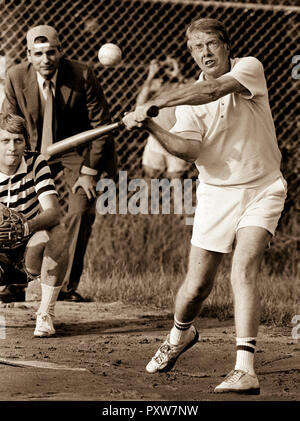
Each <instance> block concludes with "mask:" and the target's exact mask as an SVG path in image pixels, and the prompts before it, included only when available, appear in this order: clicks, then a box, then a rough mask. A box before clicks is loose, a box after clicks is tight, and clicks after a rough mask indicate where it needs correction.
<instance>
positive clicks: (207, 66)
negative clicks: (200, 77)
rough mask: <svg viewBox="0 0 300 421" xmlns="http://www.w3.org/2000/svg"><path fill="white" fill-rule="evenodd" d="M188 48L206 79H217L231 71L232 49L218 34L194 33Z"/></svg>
mask: <svg viewBox="0 0 300 421" xmlns="http://www.w3.org/2000/svg"><path fill="white" fill-rule="evenodd" d="M188 47H189V49H190V51H191V54H192V56H193V58H194V60H195V62H196V63H197V64H198V66H199V67H200V69H201V70H202V71H203V73H204V76H205V78H206V79H216V78H218V77H220V76H222V75H223V74H224V73H227V72H228V71H229V69H230V64H229V53H230V49H229V46H228V45H227V44H225V43H224V42H223V41H221V39H220V38H219V36H218V34H214V33H205V32H192V33H191V34H190V37H189V40H188Z"/></svg>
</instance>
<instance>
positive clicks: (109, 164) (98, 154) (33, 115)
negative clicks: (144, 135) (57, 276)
mask: <svg viewBox="0 0 300 421" xmlns="http://www.w3.org/2000/svg"><path fill="white" fill-rule="evenodd" d="M5 95H6V98H5V100H4V102H3V111H4V112H11V113H14V114H17V115H20V116H21V117H23V118H24V119H25V120H26V124H27V127H28V132H29V147H30V149H31V150H32V151H38V152H40V151H41V152H42V154H43V155H44V156H45V158H46V159H48V158H49V157H48V156H47V148H48V146H49V145H50V146H51V144H55V142H59V141H61V140H63V139H65V138H69V137H71V136H74V135H76V134H78V133H81V132H84V131H87V130H91V129H95V128H96V127H99V126H101V125H103V124H107V123H110V114H109V110H108V105H107V101H106V99H105V97H104V94H103V91H102V88H101V85H100V83H99V82H98V80H97V78H96V76H95V74H94V72H93V71H92V69H91V68H90V67H88V66H87V65H85V64H84V63H81V62H77V61H74V60H69V59H67V58H65V57H64V56H63V52H62V47H61V43H60V40H59V37H58V33H57V32H56V30H55V29H54V28H53V27H51V26H48V25H39V26H36V27H34V28H31V29H30V30H29V31H28V33H27V61H26V62H24V63H20V64H17V65H15V66H12V67H11V68H10V69H8V72H7V77H6V86H5ZM48 164H49V166H50V169H51V171H52V174H53V177H55V176H56V175H57V174H59V173H61V171H63V174H64V179H65V182H66V185H67V189H68V199H67V205H68V211H67V215H66V216H65V224H66V227H67V237H68V250H69V263H68V267H67V270H66V274H65V278H64V286H63V288H62V291H61V293H60V295H59V297H58V299H59V300H60V299H62V300H67V301H82V300H83V298H82V297H81V296H80V295H79V294H78V292H77V291H76V289H77V287H78V284H79V281H80V276H81V273H82V270H83V261H84V255H85V252H86V248H87V244H88V240H89V237H90V234H91V229H92V224H93V222H94V219H95V197H96V191H95V186H96V181H97V178H98V177H99V176H100V175H101V174H102V173H103V172H106V173H107V174H108V176H109V177H112V178H114V177H115V176H116V172H117V169H116V153H115V147H114V141H113V139H112V137H111V135H109V134H107V135H106V136H102V137H101V141H98V140H97V139H94V142H92V143H86V144H84V145H81V146H80V147H79V148H77V149H76V150H72V151H71V152H69V153H66V154H64V155H63V156H60V157H59V158H57V159H52V160H48ZM6 292H7V293H6V295H5V294H2V295H1V294H0V300H1V299H2V300H3V301H4V300H5V301H15V300H17V299H19V298H17V297H15V296H14V292H13V291H12V289H10V290H9V291H6ZM21 300H22V297H21Z"/></svg>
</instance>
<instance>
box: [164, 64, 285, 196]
mask: <svg viewBox="0 0 300 421" xmlns="http://www.w3.org/2000/svg"><path fill="white" fill-rule="evenodd" d="M230 61H231V70H230V72H228V73H227V74H228V75H230V76H232V77H234V78H235V79H236V80H237V81H239V82H240V83H241V84H242V85H243V86H244V87H245V88H247V89H248V91H249V92H250V93H251V94H250V95H242V94H238V93H232V94H228V95H226V96H224V97H222V98H220V99H218V100H216V101H213V102H210V103H208V104H204V105H197V106H190V105H180V106H177V107H176V120H177V121H176V123H175V125H174V127H173V128H172V130H171V132H173V133H176V134H178V135H180V136H182V137H185V138H189V139H196V140H199V142H201V152H200V154H199V157H198V158H197V160H196V161H195V164H196V167H197V169H198V171H199V179H200V181H202V182H204V183H207V184H213V185H217V186H234V187H240V188H250V187H257V186H261V185H263V184H265V183H268V182H269V181H272V180H275V179H276V178H277V177H279V176H280V175H281V172H280V161H281V153H280V151H279V148H278V144H277V139H276V133H275V127H274V122H273V118H272V114H271V110H270V105H269V98H268V90H267V84H266V80H265V76H264V70H263V66H262V64H261V62H260V61H259V60H257V59H256V58H254V57H245V58H235V59H232V60H230ZM202 80H203V73H201V75H200V77H199V81H202Z"/></svg>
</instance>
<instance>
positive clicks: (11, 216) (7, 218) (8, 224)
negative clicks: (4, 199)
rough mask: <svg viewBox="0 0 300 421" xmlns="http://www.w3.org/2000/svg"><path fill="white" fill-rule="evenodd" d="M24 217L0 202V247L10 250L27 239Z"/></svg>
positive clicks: (26, 225)
mask: <svg viewBox="0 0 300 421" xmlns="http://www.w3.org/2000/svg"><path fill="white" fill-rule="evenodd" d="M29 234H30V233H29V227H28V222H27V220H26V218H25V217H24V216H23V215H22V214H21V213H19V212H17V211H15V210H13V209H10V208H8V207H6V206H5V205H3V204H2V203H0V249H2V250H12V249H15V248H17V247H20V246H21V245H23V244H25V243H26V242H27V241H28V239H29Z"/></svg>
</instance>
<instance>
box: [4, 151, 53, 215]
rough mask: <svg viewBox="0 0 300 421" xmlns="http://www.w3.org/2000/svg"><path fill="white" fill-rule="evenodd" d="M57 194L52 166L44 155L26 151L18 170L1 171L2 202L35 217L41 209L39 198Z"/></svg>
mask: <svg viewBox="0 0 300 421" xmlns="http://www.w3.org/2000/svg"><path fill="white" fill-rule="evenodd" d="M48 194H56V195H57V192H56V190H55V185H54V181H53V179H52V175H51V171H50V168H49V167H48V165H47V162H46V161H45V159H44V158H43V156H42V155H40V154H38V153H36V152H29V151H28V152H27V151H26V152H25V153H24V156H23V157H22V161H21V164H20V166H19V168H18V170H17V172H16V173H15V174H13V175H7V174H4V173H2V172H0V202H1V203H3V204H5V205H6V206H7V207H9V208H12V209H14V210H16V211H18V212H21V213H22V214H23V215H24V216H25V217H26V218H27V219H33V218H34V217H35V216H36V215H37V214H38V213H39V211H40V203H39V199H41V198H42V197H44V196H47V195H48Z"/></svg>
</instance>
